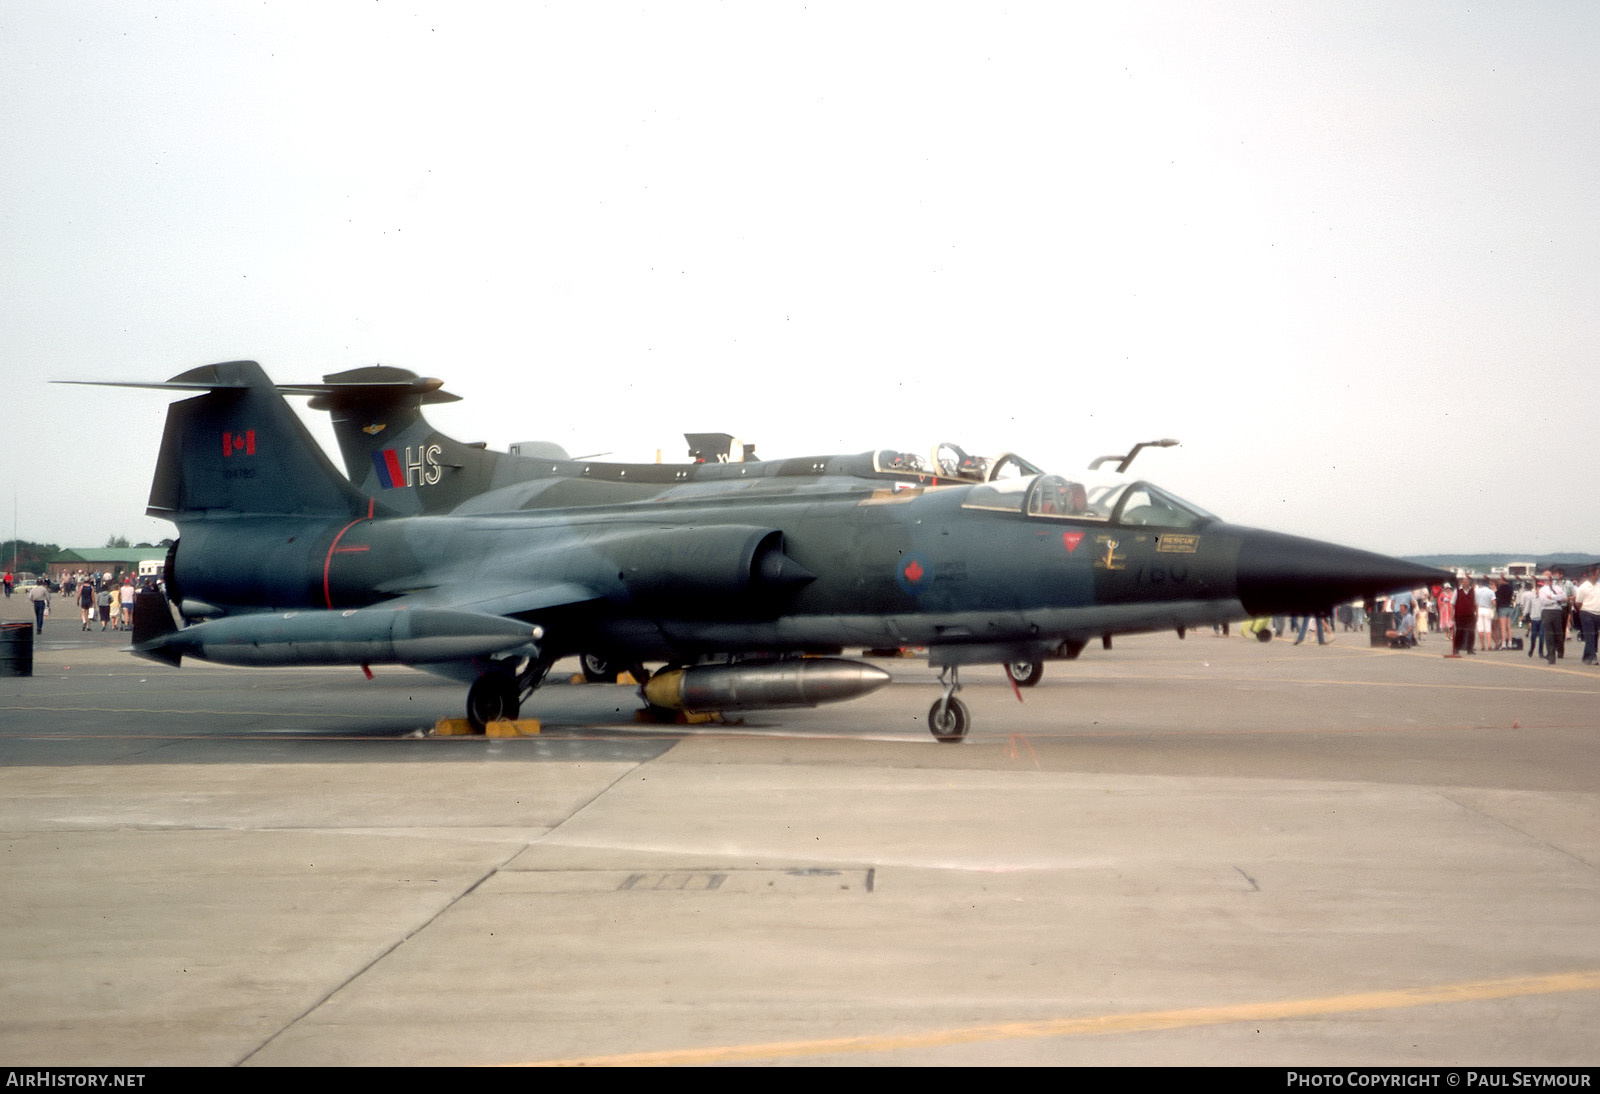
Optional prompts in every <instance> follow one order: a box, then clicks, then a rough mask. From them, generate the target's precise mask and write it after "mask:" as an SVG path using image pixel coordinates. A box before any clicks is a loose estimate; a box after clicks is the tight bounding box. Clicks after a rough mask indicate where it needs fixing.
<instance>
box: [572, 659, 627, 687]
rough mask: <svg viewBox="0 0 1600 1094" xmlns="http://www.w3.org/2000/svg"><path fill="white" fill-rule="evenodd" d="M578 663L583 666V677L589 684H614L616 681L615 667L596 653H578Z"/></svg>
mask: <svg viewBox="0 0 1600 1094" xmlns="http://www.w3.org/2000/svg"><path fill="white" fill-rule="evenodd" d="M578 663H579V664H581V665H582V666H583V678H584V679H585V680H587V681H589V683H591V684H615V683H616V682H617V667H616V666H615V665H613V664H612V663H611V662H610V661H609V660H608V659H606V658H604V657H601V656H600V655H599V654H597V653H585V654H582V655H580V656H579V657H578Z"/></svg>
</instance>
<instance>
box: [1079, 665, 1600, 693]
mask: <svg viewBox="0 0 1600 1094" xmlns="http://www.w3.org/2000/svg"><path fill="white" fill-rule="evenodd" d="M1555 671H1558V672H1559V671H1562V670H1559V669H1558V670H1555ZM1577 675H1580V676H1588V677H1590V678H1591V679H1593V680H1594V681H1595V682H1596V683H1597V684H1600V674H1595V675H1593V676H1590V674H1588V673H1578V674H1577ZM1093 680H1094V681H1095V682H1099V683H1111V682H1116V681H1120V680H1184V681H1187V682H1191V683H1217V684H1304V685H1309V684H1318V685H1327V686H1329V687H1363V688H1405V689H1407V690H1413V689H1418V688H1443V689H1445V690H1447V691H1526V692H1532V693H1533V694H1536V695H1592V694H1594V689H1591V688H1551V687H1537V686H1535V685H1532V684H1521V685H1510V684H1463V683H1461V682H1459V681H1456V680H1434V681H1427V680H1346V679H1341V678H1338V677H1322V678H1313V677H1281V676H1241V675H1236V674H1228V675H1223V674H1221V673H1217V674H1210V673H1183V674H1178V673H1149V674H1147V675H1133V674H1131V673H1130V674H1121V675H1117V676H1097V677H1094V678H1093ZM1073 682H1074V683H1079V682H1085V680H1084V678H1082V677H1079V678H1075V679H1074V681H1073Z"/></svg>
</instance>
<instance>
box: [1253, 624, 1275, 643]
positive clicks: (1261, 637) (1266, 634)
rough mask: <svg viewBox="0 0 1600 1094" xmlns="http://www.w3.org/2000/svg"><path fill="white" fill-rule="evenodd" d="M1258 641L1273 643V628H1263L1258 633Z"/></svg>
mask: <svg viewBox="0 0 1600 1094" xmlns="http://www.w3.org/2000/svg"><path fill="white" fill-rule="evenodd" d="M1256 641H1257V642H1271V641H1272V628H1271V627H1262V628H1261V629H1260V630H1258V631H1256Z"/></svg>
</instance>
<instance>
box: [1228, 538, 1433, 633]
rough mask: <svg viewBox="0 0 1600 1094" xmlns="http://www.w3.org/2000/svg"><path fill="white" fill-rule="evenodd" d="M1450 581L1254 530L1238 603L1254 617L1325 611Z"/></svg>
mask: <svg viewBox="0 0 1600 1094" xmlns="http://www.w3.org/2000/svg"><path fill="white" fill-rule="evenodd" d="M1450 580H1451V575H1450V574H1448V573H1446V572H1445V571H1443V570H1436V569H1434V568H1433V567H1432V566H1421V565H1418V564H1417V563H1414V562H1406V561H1404V560H1403V559H1398V558H1390V557H1389V556H1387V555H1379V554H1374V553H1373V552H1371V551H1358V550H1356V549H1355V548H1353V547H1341V546H1339V545H1338V544H1337V543H1324V542H1323V541H1321V540H1317V539H1304V538H1302V537H1300V536H1287V535H1283V534H1281V533H1278V532H1261V531H1256V530H1253V529H1252V530H1250V531H1248V532H1246V533H1245V535H1244V537H1243V541H1242V542H1241V544H1240V547H1239V582H1238V589H1239V602H1240V603H1241V604H1243V605H1244V608H1245V611H1247V612H1249V613H1250V614H1251V615H1252V616H1263V615H1278V614H1282V613H1286V612H1292V613H1300V612H1320V611H1326V610H1327V609H1329V608H1332V607H1333V606H1334V605H1336V604H1341V603H1344V602H1345V601H1347V600H1355V599H1357V598H1360V597H1368V596H1383V595H1385V594H1388V593H1392V592H1397V591H1399V590H1402V589H1420V588H1423V587H1425V586H1429V585H1439V584H1442V583H1444V582H1447V581H1450Z"/></svg>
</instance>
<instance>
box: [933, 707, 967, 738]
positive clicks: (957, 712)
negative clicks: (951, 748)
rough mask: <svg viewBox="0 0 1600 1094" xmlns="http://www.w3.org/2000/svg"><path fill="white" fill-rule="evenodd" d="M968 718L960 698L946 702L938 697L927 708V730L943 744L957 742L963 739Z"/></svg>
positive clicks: (965, 734)
mask: <svg viewBox="0 0 1600 1094" xmlns="http://www.w3.org/2000/svg"><path fill="white" fill-rule="evenodd" d="M970 720H971V719H970V718H968V716H967V704H965V703H963V702H962V701H961V700H960V699H956V698H951V699H950V700H949V701H948V702H946V701H945V700H943V699H939V700H937V701H936V702H935V703H934V704H933V706H931V707H929V708H928V732H929V733H931V734H933V738H934V740H936V741H939V742H941V743H943V744H959V743H960V742H961V741H963V740H965V739H966V736H967V723H968V722H969V721H970Z"/></svg>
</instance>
